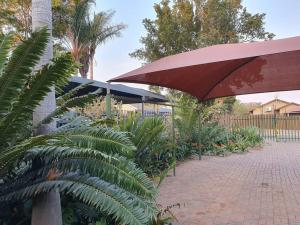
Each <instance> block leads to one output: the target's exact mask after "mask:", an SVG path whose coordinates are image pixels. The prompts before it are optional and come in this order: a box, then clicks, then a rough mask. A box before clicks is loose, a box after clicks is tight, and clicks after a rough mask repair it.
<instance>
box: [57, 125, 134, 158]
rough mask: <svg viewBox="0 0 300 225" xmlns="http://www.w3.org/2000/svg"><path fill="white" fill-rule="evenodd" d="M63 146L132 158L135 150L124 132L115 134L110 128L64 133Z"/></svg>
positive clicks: (78, 129) (82, 129) (75, 130)
mask: <svg viewBox="0 0 300 225" xmlns="http://www.w3.org/2000/svg"><path fill="white" fill-rule="evenodd" d="M61 144H63V145H66V146H74V147H75V146H76V147H79V148H90V149H94V150H99V151H102V152H106V153H108V154H119V155H123V156H127V157H130V156H133V153H134V151H135V150H136V148H135V146H134V145H133V143H132V142H131V140H130V139H129V138H128V137H127V135H126V133H124V132H117V131H115V130H113V129H110V128H102V127H97V128H77V129H74V130H71V131H69V132H67V133H64V139H63V140H62V143H61Z"/></svg>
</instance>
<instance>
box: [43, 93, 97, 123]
mask: <svg viewBox="0 0 300 225" xmlns="http://www.w3.org/2000/svg"><path fill="white" fill-rule="evenodd" d="M101 91H102V89H98V90H97V91H95V92H93V93H89V94H86V95H83V96H79V97H74V98H71V99H68V100H67V101H66V102H64V103H61V105H60V106H58V107H57V108H56V109H55V110H54V112H52V113H50V114H49V115H48V116H47V117H45V119H43V120H42V121H41V122H40V124H39V125H41V124H48V123H50V122H52V121H53V119H54V118H56V117H58V116H61V115H63V114H64V113H65V112H68V111H69V109H70V108H75V107H80V108H82V107H84V106H85V105H87V104H89V103H92V102H93V101H94V99H95V98H96V97H97V96H98V95H99V93H101Z"/></svg>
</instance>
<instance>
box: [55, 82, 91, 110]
mask: <svg viewBox="0 0 300 225" xmlns="http://www.w3.org/2000/svg"><path fill="white" fill-rule="evenodd" d="M92 83H93V82H87V83H85V84H81V85H79V86H77V87H75V88H73V89H71V90H70V91H68V92H67V93H65V94H64V95H62V96H59V97H58V98H56V104H57V105H59V106H61V105H63V104H64V103H65V102H66V101H68V100H69V99H71V98H73V97H74V96H75V95H76V94H77V93H78V92H79V91H80V90H82V89H84V88H86V87H88V86H89V85H91V84H92Z"/></svg>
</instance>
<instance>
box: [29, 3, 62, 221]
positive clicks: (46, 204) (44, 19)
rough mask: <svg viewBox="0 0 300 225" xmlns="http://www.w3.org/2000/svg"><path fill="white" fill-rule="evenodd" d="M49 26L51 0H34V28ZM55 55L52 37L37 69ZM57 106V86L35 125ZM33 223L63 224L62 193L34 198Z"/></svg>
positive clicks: (38, 111) (45, 128)
mask: <svg viewBox="0 0 300 225" xmlns="http://www.w3.org/2000/svg"><path fill="white" fill-rule="evenodd" d="M45 26H47V27H48V28H49V32H50V33H51V31H52V12H51V0H32V29H33V30H35V29H38V28H41V27H45ZM52 57H53V46H52V40H51V38H50V40H49V43H48V46H47V49H46V51H45V53H44V55H43V56H42V58H41V60H40V62H39V64H38V67H37V69H39V68H41V67H42V66H43V65H45V64H47V63H49V61H50V60H51V58H52ZM55 108H56V100H55V88H54V87H53V88H52V91H51V92H49V93H48V95H47V96H46V97H45V98H44V100H43V101H42V102H41V103H40V105H39V106H38V107H37V108H36V110H35V112H34V113H33V125H36V124H38V123H39V122H40V121H41V120H42V119H43V118H45V117H46V116H47V115H48V114H49V113H50V112H52V111H54V110H55ZM55 129H56V123H55V122H53V123H50V124H49V125H43V126H41V128H39V130H37V131H36V132H35V133H36V134H48V133H51V132H53V131H54V130H55ZM31 224H32V225H39V224H43V225H61V224H62V216H61V205H60V195H59V193H58V192H56V191H52V192H50V193H47V194H42V195H40V196H38V197H36V198H35V199H34V200H33V206H32V219H31Z"/></svg>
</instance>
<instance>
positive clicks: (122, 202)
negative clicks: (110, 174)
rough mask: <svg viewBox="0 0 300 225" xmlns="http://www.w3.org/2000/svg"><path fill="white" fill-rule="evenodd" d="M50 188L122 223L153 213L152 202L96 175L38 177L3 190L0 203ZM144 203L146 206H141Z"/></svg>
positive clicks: (139, 222)
mask: <svg viewBox="0 0 300 225" xmlns="http://www.w3.org/2000/svg"><path fill="white" fill-rule="evenodd" d="M6 190H7V188H6ZM51 190H58V191H60V192H61V193H64V194H67V195H71V196H72V197H73V198H75V199H78V200H80V201H81V202H83V203H85V204H87V205H90V206H93V207H95V208H97V209H99V210H100V211H102V212H105V213H106V214H108V215H111V216H112V217H113V218H114V219H116V220H117V221H119V222H121V223H122V224H129V225H145V224H147V223H148V222H149V221H150V220H151V219H152V218H153V217H154V216H155V213H156V209H155V207H154V205H153V203H151V202H144V201H143V199H140V198H138V197H137V196H135V195H132V194H130V193H128V192H127V191H125V190H123V189H121V188H119V187H118V186H116V185H113V184H110V183H108V182H105V181H103V180H101V179H99V178H97V177H88V176H82V175H80V174H76V173H74V174H69V175H64V176H61V177H58V178H57V179H56V180H38V181H36V182H33V183H31V184H28V185H26V186H25V187H22V188H18V189H16V188H14V189H13V191H11V192H9V193H3V192H2V193H1V194H0V202H7V201H17V200H23V199H28V198H32V197H35V196H37V195H39V194H41V193H45V192H49V191H51ZM145 205H147V208H146V209H145V208H143V206H145Z"/></svg>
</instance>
